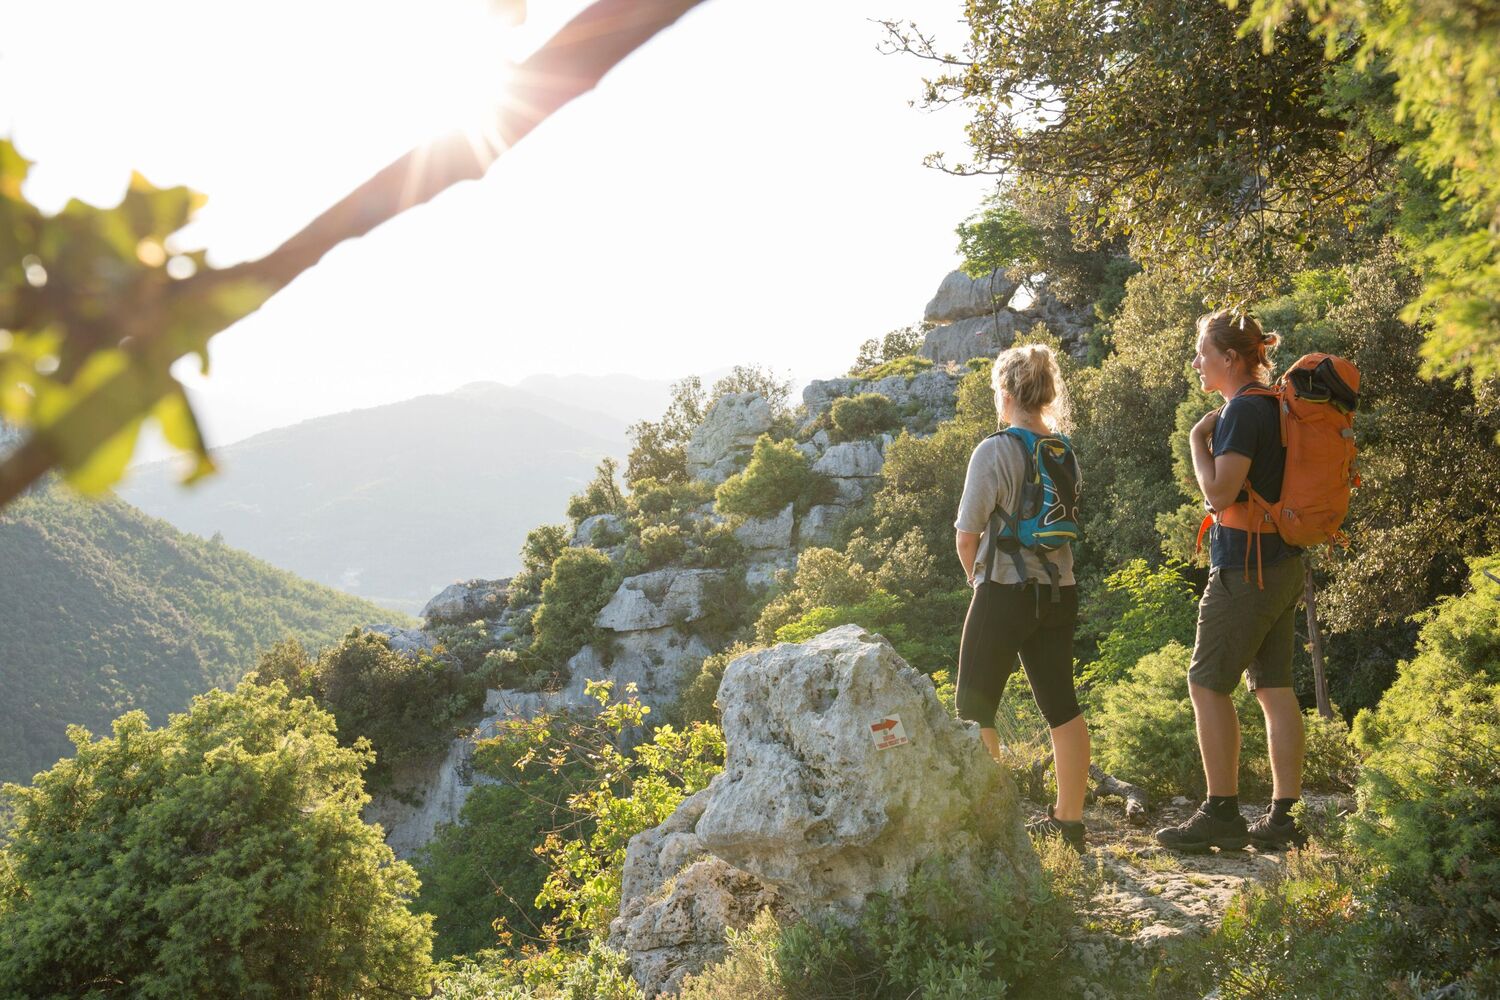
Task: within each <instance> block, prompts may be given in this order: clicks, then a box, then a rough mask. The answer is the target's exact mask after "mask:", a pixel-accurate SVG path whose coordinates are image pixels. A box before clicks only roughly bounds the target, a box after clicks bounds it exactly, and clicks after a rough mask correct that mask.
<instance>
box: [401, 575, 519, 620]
mask: <svg viewBox="0 0 1500 1000" xmlns="http://www.w3.org/2000/svg"><path fill="white" fill-rule="evenodd" d="M509 587H510V579H509V578H506V579H504V580H469V581H467V582H466V583H455V584H452V585H450V586H447V587H444V588H443V589H442V590H441V591H439V592H438V595H437V596H436V597H434V598H433V599H432V600H430V601H428V602H427V605H426V607H424V608H423V609H422V617H423V618H425V619H426V620H427V621H429V622H472V621H475V620H476V619H479V618H494V617H495V616H496V615H499V614H500V613H501V612H502V611H504V610H505V594H506V591H507V589H509Z"/></svg>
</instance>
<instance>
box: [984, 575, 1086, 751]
mask: <svg viewBox="0 0 1500 1000" xmlns="http://www.w3.org/2000/svg"><path fill="white" fill-rule="evenodd" d="M1077 621H1078V588H1077V587H1075V586H1071V585H1070V586H1067V587H1062V588H1060V591H1059V595H1058V600H1057V601H1055V602H1054V601H1053V600H1052V587H1051V585H1050V584H1041V585H1038V584H1037V583H1035V582H1031V583H992V582H990V581H985V582H984V583H981V584H980V585H979V586H977V587H975V588H974V597H973V599H972V600H971V601H970V602H969V614H968V617H966V618H965V619H964V633H963V639H962V640H961V642H960V643H959V647H958V717H959V718H961V719H966V720H970V721H973V722H977V723H979V725H980V727H981V728H984V729H989V728H991V727H993V726H994V725H995V711H996V710H997V709H998V708H999V707H1000V696H1001V695H1002V694H1004V693H1005V682H1006V681H1008V680H1009V679H1010V675H1011V674H1013V673H1015V671H1016V657H1017V655H1019V656H1020V658H1021V665H1022V666H1023V667H1025V669H1026V679H1027V680H1028V681H1030V682H1031V692H1032V694H1033V695H1035V697H1036V704H1037V707H1038V708H1040V709H1041V710H1042V716H1043V717H1044V718H1045V719H1046V720H1047V725H1049V726H1051V727H1052V728H1053V729H1056V728H1057V727H1058V726H1061V725H1063V724H1064V723H1067V722H1072V721H1073V720H1074V719H1076V718H1078V716H1080V715H1082V714H1083V713H1082V710H1080V709H1079V707H1078V694H1077V692H1076V691H1075V690H1074V688H1073V628H1074V625H1075V624H1076V623H1077Z"/></svg>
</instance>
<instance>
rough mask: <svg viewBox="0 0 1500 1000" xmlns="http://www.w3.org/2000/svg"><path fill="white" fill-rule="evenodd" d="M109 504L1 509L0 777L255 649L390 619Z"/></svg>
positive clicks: (208, 682) (240, 663) (165, 703)
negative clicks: (75, 732)
mask: <svg viewBox="0 0 1500 1000" xmlns="http://www.w3.org/2000/svg"><path fill="white" fill-rule="evenodd" d="M400 619H401V616H400V615H399V614H393V613H392V612H391V611H389V610H387V609H385V608H381V607H377V606H375V605H373V604H370V603H369V602H367V601H362V600H360V599H358V598H354V597H350V596H348V595H346V594H341V593H339V592H338V591H335V590H331V589H329V588H327V587H322V586H318V585H317V584H313V583H309V582H307V581H306V580H301V579H298V578H297V577H295V576H293V575H292V574H291V573H287V572H285V571H282V570H278V569H275V568H274V567H272V566H268V565H267V564H265V563H264V562H261V561H260V560H259V559H255V558H253V557H251V556H248V555H246V554H245V553H243V552H240V551H238V550H236V549H233V548H230V547H229V546H227V545H224V544H223V543H221V542H217V541H208V540H204V539H201V538H196V537H194V536H192V535H187V534H183V533H182V532H180V531H177V530H176V529H175V528H173V527H172V526H171V525H169V524H167V523H166V522H164V521H159V520H156V519H155V518H151V517H147V516H146V515H144V514H142V513H141V512H140V511H138V510H135V509H134V508H132V507H131V506H129V505H128V504H125V503H122V502H120V501H118V500H103V501H100V502H97V503H96V502H92V501H88V500H83V499H80V498H79V497H78V496H77V495H76V494H74V493H73V492H72V491H71V490H67V489H65V488H63V487H61V486H55V485H49V486H45V487H42V488H40V489H38V490H36V491H34V492H33V493H31V494H30V495H28V496H26V497H23V498H22V499H21V500H19V501H17V502H15V503H13V504H11V505H10V506H8V507H6V508H5V510H4V511H0V690H3V691H4V697H3V698H0V778H3V779H4V780H7V781H26V780H29V779H30V778H31V776H32V774H33V773H34V772H35V771H37V770H40V769H42V768H44V767H47V766H49V765H50V764H51V763H52V762H53V761H55V760H56V759H57V758H58V757H61V756H65V755H68V754H70V753H71V752H72V748H71V745H70V744H69V742H68V739H67V736H66V734H65V729H66V727H67V726H69V725H72V724H75V723H76V724H78V725H82V726H86V727H88V728H89V729H90V730H93V731H95V732H97V731H100V730H102V729H107V728H108V725H109V722H110V720H111V719H114V718H115V717H116V716H119V715H121V714H122V713H124V712H126V711H129V710H131V709H143V710H144V711H146V712H147V713H148V714H149V715H150V716H151V718H152V720H153V721H157V722H164V721H165V720H166V713H168V712H175V711H180V710H182V709H184V708H186V707H187V704H188V700H189V699H190V698H191V697H192V696H193V695H196V694H200V693H202V692H204V691H207V690H208V689H210V688H212V687H215V686H231V685H233V684H234V682H235V681H236V680H238V679H239V677H240V675H241V674H243V673H244V672H245V671H246V670H247V669H249V668H250V667H251V666H253V665H254V663H255V661H256V657H257V656H258V655H259V653H260V652H261V650H262V649H263V648H264V647H268V646H270V645H271V644H272V643H274V642H276V641H277V640H279V639H282V638H285V637H287V636H294V637H296V638H298V639H300V640H301V641H303V642H304V643H307V644H308V645H310V646H314V647H317V646H323V645H327V644H330V643H332V642H334V641H336V640H337V639H338V638H339V637H340V636H341V635H343V634H344V633H346V632H348V631H349V629H351V628H353V627H354V626H357V625H367V624H372V623H375V622H382V621H392V620H397V621H399V620H400Z"/></svg>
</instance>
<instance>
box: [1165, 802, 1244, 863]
mask: <svg viewBox="0 0 1500 1000" xmlns="http://www.w3.org/2000/svg"><path fill="white" fill-rule="evenodd" d="M1156 842H1157V843H1158V844H1160V845H1161V846H1163V847H1167V848H1171V849H1172V850H1174V851H1184V852H1186V853H1189V854H1202V853H1204V852H1206V851H1207V850H1208V849H1209V848H1210V847H1217V848H1219V849H1220V850H1223V851H1238V850H1240V849H1241V848H1243V847H1245V846H1246V845H1247V844H1249V843H1250V832H1249V828H1248V827H1246V825H1245V817H1243V816H1241V815H1240V814H1239V813H1235V815H1234V819H1216V818H1215V817H1213V816H1210V815H1209V814H1208V812H1207V811H1206V810H1205V809H1204V808H1203V807H1202V806H1199V807H1198V811H1197V812H1195V813H1193V815H1192V816H1190V817H1189V818H1188V821H1187V822H1186V823H1179V824H1177V825H1176V826H1168V827H1163V828H1162V829H1160V830H1157V831H1156Z"/></svg>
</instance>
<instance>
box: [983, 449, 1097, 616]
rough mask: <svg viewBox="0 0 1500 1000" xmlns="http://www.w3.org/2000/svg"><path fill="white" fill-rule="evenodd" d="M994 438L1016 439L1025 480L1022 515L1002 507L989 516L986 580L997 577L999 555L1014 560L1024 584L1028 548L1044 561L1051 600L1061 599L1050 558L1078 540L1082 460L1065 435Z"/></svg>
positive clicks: (1022, 491) (1056, 572)
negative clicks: (1023, 456) (1023, 554)
mask: <svg viewBox="0 0 1500 1000" xmlns="http://www.w3.org/2000/svg"><path fill="white" fill-rule="evenodd" d="M990 437H1010V438H1014V439H1015V440H1016V441H1017V442H1018V443H1019V444H1020V445H1021V447H1022V449H1023V450H1024V451H1025V452H1026V475H1025V478H1024V479H1023V481H1022V483H1021V505H1020V509H1019V510H1013V511H1007V510H1002V509H1000V508H999V507H996V508H995V511H994V513H992V514H991V515H990V534H989V538H990V545H989V553H988V555H986V556H985V579H993V577H994V575H995V554H996V553H997V552H999V551H1001V550H1004V551H1006V552H1009V553H1010V557H1011V558H1012V559H1013V560H1015V564H1016V572H1017V574H1018V575H1019V576H1020V577H1021V579H1022V580H1025V579H1026V576H1027V573H1026V561H1025V560H1024V559H1023V558H1022V557H1021V549H1022V548H1023V547H1024V548H1028V549H1030V550H1031V551H1032V552H1034V553H1036V555H1037V556H1038V557H1039V558H1040V559H1041V561H1042V565H1043V566H1044V567H1046V570H1047V575H1048V577H1049V578H1050V581H1049V582H1050V583H1051V585H1052V599H1053V600H1054V601H1056V600H1059V598H1060V595H1059V592H1058V581H1059V570H1058V568H1057V564H1056V563H1054V562H1053V561H1052V560H1051V559H1049V558H1047V556H1048V555H1049V554H1050V553H1052V552H1056V551H1057V550H1058V549H1060V548H1062V547H1063V546H1064V545H1068V544H1070V543H1072V542H1075V541H1077V540H1078V538H1079V536H1080V535H1081V534H1082V531H1081V529H1080V527H1079V524H1078V494H1079V490H1080V488H1081V486H1082V482H1083V477H1082V476H1081V475H1080V474H1079V471H1078V457H1077V456H1076V455H1074V454H1073V445H1072V442H1070V441H1069V440H1068V438H1067V435H1065V434H1037V433H1036V432H1035V431H1028V430H1026V429H1025V428H1022V427H1007V428H1006V429H1005V430H1003V431H999V432H997V433H995V434H991V435H990Z"/></svg>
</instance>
